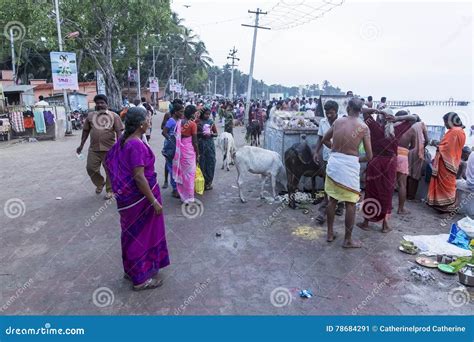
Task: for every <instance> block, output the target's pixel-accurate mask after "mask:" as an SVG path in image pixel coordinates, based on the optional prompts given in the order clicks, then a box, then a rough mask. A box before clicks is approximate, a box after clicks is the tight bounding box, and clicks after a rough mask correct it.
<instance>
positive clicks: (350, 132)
mask: <svg viewBox="0 0 474 342" xmlns="http://www.w3.org/2000/svg"><path fill="white" fill-rule="evenodd" d="M384 100H386V99H385V98H382V101H381V102H380V103H379V105H378V106H377V108H373V105H372V104H371V103H370V102H371V101H372V98H371V97H369V98H368V101H364V100H363V99H359V98H356V97H353V98H351V99H350V100H349V103H348V106H347V116H344V117H340V118H337V115H336V114H335V113H337V110H338V104H337V103H336V102H334V101H327V102H326V103H325V105H324V111H325V116H326V117H325V118H324V119H323V120H321V122H320V125H319V135H320V136H321V137H322V138H321V139H320V140H319V142H318V145H317V147H316V151H315V153H314V158H315V161H316V162H317V163H319V164H318V165H322V167H324V168H325V169H326V178H325V187H324V189H325V194H326V195H327V199H326V200H325V201H324V202H323V204H322V205H321V207H320V210H321V214H320V215H319V216H318V218H317V220H318V221H319V222H320V223H322V222H324V220H325V218H327V226H328V235H327V240H328V241H329V242H331V241H333V240H334V239H335V234H334V230H333V225H334V215H335V213H336V207H337V210H338V211H339V213H340V214H341V212H342V203H344V207H345V210H346V213H345V229H346V231H345V237H344V243H343V247H347V248H352V247H360V246H361V244H360V242H359V241H355V240H353V239H352V230H353V227H354V220H355V205H356V203H358V202H359V203H361V209H362V213H363V217H364V220H363V221H362V222H360V223H358V224H357V226H358V227H360V228H361V229H363V230H369V222H382V232H384V233H387V232H389V231H390V230H391V227H390V224H389V219H390V215H391V211H392V195H393V194H394V191H395V189H396V190H397V192H398V210H397V214H399V215H405V214H407V213H408V210H407V209H406V208H405V202H406V200H407V198H408V199H409V200H414V199H415V196H416V193H417V189H418V183H419V181H420V179H421V178H422V176H423V175H424V176H425V179H427V180H428V181H429V189H428V193H427V196H426V203H427V204H428V205H429V206H430V207H432V208H434V209H436V210H437V211H438V212H453V211H455V210H456V208H457V207H458V197H457V195H456V190H457V185H456V184H458V187H459V186H461V185H460V184H463V186H465V187H469V189H471V190H470V191H472V190H474V187H473V186H472V185H473V184H474V158H473V157H472V156H471V155H472V153H471V148H469V147H467V146H464V144H465V142H466V136H465V133H464V125H463V123H462V121H461V119H460V117H459V116H458V114H457V113H454V112H450V113H447V114H446V115H444V117H443V121H444V125H445V127H446V129H447V132H446V134H445V135H444V137H443V139H442V140H441V142H440V143H439V144H438V146H437V150H436V155H435V157H434V158H433V160H432V159H431V156H430V155H429V152H428V151H427V150H425V147H426V146H427V144H428V136H427V130H426V126H425V125H424V123H423V122H422V121H421V120H420V117H419V116H417V115H415V114H414V115H411V114H409V113H408V112H407V111H403V110H400V111H398V112H397V113H395V114H394V113H393V111H392V110H391V109H390V108H387V107H386V106H385V101H384ZM374 115H376V117H374ZM323 148H324V150H323V154H322V160H320V159H321V156H320V152H321V150H322V149H323ZM360 163H367V167H366V170H365V172H362V171H361V167H360V165H361V164H360ZM464 171H465V172H464ZM456 178H463V179H461V180H458V182H456ZM361 184H363V186H364V188H365V189H364V194H363V200H361ZM324 216H326V217H324Z"/></svg>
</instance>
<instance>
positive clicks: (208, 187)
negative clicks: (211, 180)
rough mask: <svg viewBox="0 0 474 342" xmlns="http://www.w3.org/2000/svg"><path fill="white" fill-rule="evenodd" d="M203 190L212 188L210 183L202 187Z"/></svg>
mask: <svg viewBox="0 0 474 342" xmlns="http://www.w3.org/2000/svg"><path fill="white" fill-rule="evenodd" d="M204 190H212V184H208V185H206V186H205V187H204Z"/></svg>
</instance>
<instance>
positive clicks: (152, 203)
mask: <svg viewBox="0 0 474 342" xmlns="http://www.w3.org/2000/svg"><path fill="white" fill-rule="evenodd" d="M155 203H157V204H160V203H159V202H158V200H157V199H156V198H155V200H154V201H153V202H151V205H155Z"/></svg>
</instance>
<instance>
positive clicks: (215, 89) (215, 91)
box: [214, 74, 217, 96]
mask: <svg viewBox="0 0 474 342" xmlns="http://www.w3.org/2000/svg"><path fill="white" fill-rule="evenodd" d="M216 94H217V74H214V96H216Z"/></svg>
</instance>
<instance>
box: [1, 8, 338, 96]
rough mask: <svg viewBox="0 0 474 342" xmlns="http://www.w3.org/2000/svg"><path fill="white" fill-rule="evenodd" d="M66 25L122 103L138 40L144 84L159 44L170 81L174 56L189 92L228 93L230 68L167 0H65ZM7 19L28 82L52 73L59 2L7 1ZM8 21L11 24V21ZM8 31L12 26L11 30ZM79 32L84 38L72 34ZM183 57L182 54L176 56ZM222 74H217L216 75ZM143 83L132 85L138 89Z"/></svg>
mask: <svg viewBox="0 0 474 342" xmlns="http://www.w3.org/2000/svg"><path fill="white" fill-rule="evenodd" d="M60 16H61V19H62V20H61V21H62V23H61V29H62V36H63V38H64V50H65V51H73V52H76V54H77V58H78V66H79V80H80V81H88V80H93V79H94V78H95V71H96V70H101V71H102V72H103V73H104V74H105V76H106V77H105V81H106V84H107V91H108V94H109V93H112V94H113V98H114V99H113V101H116V102H117V101H119V98H120V96H121V94H120V92H121V90H120V89H121V88H125V87H127V83H128V82H127V77H126V76H127V71H128V69H129V68H132V69H136V68H137V66H136V63H137V44H138V46H139V50H140V60H141V65H140V68H141V85H142V87H144V86H147V82H148V77H150V76H152V65H153V47H155V60H156V64H155V66H156V76H157V77H158V78H159V79H160V85H161V86H162V87H163V86H165V85H166V82H167V81H168V79H169V78H170V77H171V76H172V62H171V60H172V58H175V60H174V64H175V75H174V77H175V78H176V76H177V74H178V72H177V71H178V70H179V80H178V81H179V82H180V83H184V84H185V86H186V88H187V89H188V90H192V91H194V92H199V93H203V94H205V93H214V79H216V81H217V82H216V86H215V88H216V91H217V93H220V94H224V95H228V92H229V86H230V77H231V74H230V67H229V65H224V66H223V67H221V68H220V67H217V66H212V59H211V57H210V56H209V53H208V51H207V49H206V45H205V44H204V42H202V41H201V40H200V39H199V38H198V37H197V36H196V35H195V33H194V32H193V31H192V30H191V29H190V28H187V27H185V26H184V25H183V21H182V19H181V18H179V16H178V15H177V14H176V13H173V12H172V11H171V9H170V5H169V1H168V0H113V1H110V0H60ZM0 22H1V23H4V27H3V30H2V32H0V33H3V32H4V31H5V27H7V26H8V25H10V26H11V27H13V28H16V29H17V31H15V32H17V33H16V34H15V54H16V56H17V63H16V64H17V70H18V71H17V73H18V79H19V80H20V82H21V83H27V82H28V80H29V79H31V78H48V79H51V70H50V60H49V52H50V51H57V50H58V37H57V31H56V17H55V14H54V1H52V0H18V1H12V0H0ZM10 26H8V27H10ZM6 31H7V32H8V29H6ZM72 32H79V35H78V36H77V37H72V38H68V35H69V34H70V33H72ZM176 58H179V59H176ZM0 68H6V69H10V68H11V52H10V41H9V37H8V36H5V35H2V38H1V40H0ZM215 76H216V77H215ZM247 82H248V75H246V74H244V73H242V72H241V71H240V70H237V69H236V70H234V91H235V93H236V94H237V95H241V94H245V92H246V90H247ZM135 86H136V85H134V84H132V87H135ZM252 87H253V92H252V97H255V96H258V97H260V96H261V95H262V92H264V93H265V94H268V93H278V92H281V93H286V94H288V95H290V96H294V95H297V94H298V91H299V88H298V87H286V86H283V85H267V84H265V83H264V82H263V81H258V80H253V83H252ZM321 93H324V94H331V95H332V94H339V93H341V91H340V89H339V88H337V87H333V86H332V85H330V83H329V82H328V81H325V82H324V83H323V85H322V87H321V88H320V87H319V85H317V84H313V85H308V86H306V88H305V94H307V95H312V96H314V95H319V94H321Z"/></svg>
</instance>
